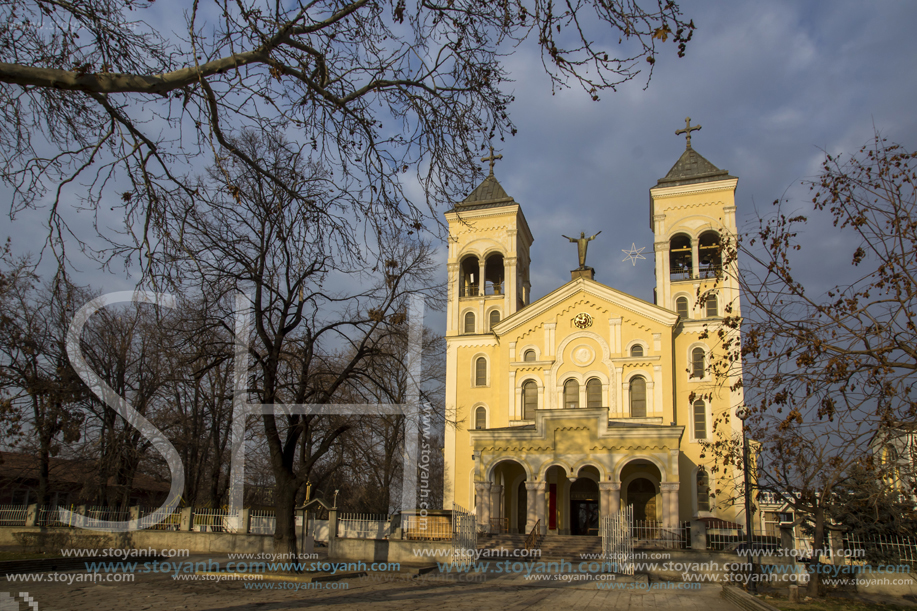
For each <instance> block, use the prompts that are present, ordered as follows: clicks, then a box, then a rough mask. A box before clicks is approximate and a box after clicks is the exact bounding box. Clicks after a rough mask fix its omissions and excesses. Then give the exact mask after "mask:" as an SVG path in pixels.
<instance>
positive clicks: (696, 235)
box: [650, 117, 739, 321]
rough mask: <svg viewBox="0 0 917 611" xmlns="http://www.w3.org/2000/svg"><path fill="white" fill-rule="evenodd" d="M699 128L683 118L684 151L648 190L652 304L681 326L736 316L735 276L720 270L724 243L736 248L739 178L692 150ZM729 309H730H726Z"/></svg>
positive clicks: (736, 291) (737, 293)
mask: <svg viewBox="0 0 917 611" xmlns="http://www.w3.org/2000/svg"><path fill="white" fill-rule="evenodd" d="M700 128H701V126H700V125H691V119H690V117H689V118H687V119H685V128H684V129H680V130H678V131H676V132H675V134H676V135H682V134H684V135H685V136H686V138H685V152H684V153H682V155H681V157H680V158H679V159H678V161H677V162H676V163H675V165H674V166H672V169H671V170H669V173H668V174H666V175H665V177H664V178H660V179H659V180H658V181H657V183H656V186H655V187H653V188H651V189H650V228H651V229H652V230H653V233H654V234H655V245H654V246H655V255H656V257H655V258H656V291H655V292H656V304H657V305H660V306H662V307H664V308H667V309H669V310H672V311H674V312H677V313H678V314H679V315H681V317H682V319H683V320H685V321H689V320H697V319H709V318H717V317H722V316H724V315H725V314H724V312H727V311H728V313H729V314H731V315H738V314H739V289H738V283H737V281H736V279H735V273H724V271H725V272H730V270H723V269H722V254H723V245H724V244H727V243H728V244H733V245H734V244H735V238H736V235H737V229H736V215H735V211H736V205H735V189H736V185H737V184H738V182H739V179H738V178H736V177H735V176H730V175H729V172H728V171H726V170H721V169H719V168H717V167H716V166H715V165H713V164H712V163H710V162H709V161H707V160H706V159H704V158H703V157H702V156H701V155H700V153H698V152H697V151H695V150H694V148H693V147H692V146H691V132H694V131H697V130H699V129H700ZM727 304H729V305H728V307H727Z"/></svg>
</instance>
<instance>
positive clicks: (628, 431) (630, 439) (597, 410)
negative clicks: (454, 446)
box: [468, 407, 685, 450]
mask: <svg viewBox="0 0 917 611" xmlns="http://www.w3.org/2000/svg"><path fill="white" fill-rule="evenodd" d="M556 420H565V421H566V422H565V423H564V428H571V426H572V427H573V428H576V429H585V430H595V431H596V436H597V438H598V439H600V440H601V439H613V440H615V442H617V443H612V444H611V445H613V446H615V447H618V446H621V447H626V446H632V447H634V448H635V449H636V448H643V447H654V448H655V447H659V448H662V449H667V448H669V447H675V448H677V447H679V444H680V442H681V438H682V436H683V434H684V431H685V427H683V426H665V425H652V424H643V425H637V426H634V425H627V424H619V423H615V422H609V420H608V409H607V408H604V407H591V408H578V409H539V410H536V411H535V428H534V429H531V428H519V429H516V430H513V429H505V428H503V429H484V430H470V431H468V433H469V444H470V445H471V446H473V447H476V448H477V449H479V450H484V449H486V448H483V447H478V446H479V445H483V444H488V445H496V444H497V443H498V442H499V441H504V442H515V443H516V444H524V443H525V442H526V441H528V442H530V443H533V444H534V443H537V442H542V443H543V442H545V441H547V442H548V443H549V448H548V449H553V447H552V446H553V439H551V440H549V439H548V433H549V431H548V426H549V425H550V424H551V422H553V421H556ZM570 420H582V421H583V423H582V426H575V425H574V424H573V423H570V422H569V421H570ZM551 430H552V431H553V430H554V429H553V428H552V429H551ZM660 443H661V444H662V445H661V446H660V445H659V444H660ZM648 444H649V445H648Z"/></svg>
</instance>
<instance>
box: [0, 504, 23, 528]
mask: <svg viewBox="0 0 917 611" xmlns="http://www.w3.org/2000/svg"><path fill="white" fill-rule="evenodd" d="M28 514H29V506H28V505H0V526H25V519H26V516H28Z"/></svg>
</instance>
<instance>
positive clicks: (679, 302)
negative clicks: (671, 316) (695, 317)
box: [675, 297, 688, 318]
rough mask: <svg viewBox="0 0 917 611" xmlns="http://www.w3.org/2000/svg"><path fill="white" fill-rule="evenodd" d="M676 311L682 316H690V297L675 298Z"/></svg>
mask: <svg viewBox="0 0 917 611" xmlns="http://www.w3.org/2000/svg"><path fill="white" fill-rule="evenodd" d="M675 313H676V314H678V315H679V316H681V317H682V318H687V317H688V298H687V297H679V298H678V299H676V300H675Z"/></svg>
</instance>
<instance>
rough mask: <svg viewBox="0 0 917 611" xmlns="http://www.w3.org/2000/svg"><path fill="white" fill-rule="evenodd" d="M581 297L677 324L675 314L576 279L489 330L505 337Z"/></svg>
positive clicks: (663, 322) (605, 287)
mask: <svg viewBox="0 0 917 611" xmlns="http://www.w3.org/2000/svg"><path fill="white" fill-rule="evenodd" d="M583 294H586V295H589V296H591V297H593V298H595V299H597V300H600V301H604V302H606V303H607V304H608V305H609V306H610V307H611V308H612V309H614V310H617V311H621V310H625V311H628V312H631V313H632V314H634V315H637V316H638V317H644V318H646V319H648V320H651V321H653V322H656V323H660V324H663V325H667V326H670V327H672V326H675V324H676V323H677V322H678V314H676V313H675V312H673V311H671V310H667V309H665V308H662V307H660V306H657V305H655V304H652V303H649V302H647V301H644V300H642V299H639V298H637V297H634V296H633V295H628V294H627V293H624V292H622V291H619V290H617V289H613V288H611V287H610V286H605V285H604V284H601V283H599V282H596V281H595V280H588V279H586V278H577V279H576V280H571V281H570V282H568V283H567V284H565V285H563V286H561V287H559V288H557V289H556V290H554V291H552V292H551V293H548V294H547V295H545V296H544V297H542V298H541V299H539V300H537V301H534V302H532V303H531V304H529V305H528V306H526V307H524V308H523V309H521V310H519V311H517V312H515V313H514V314H512V315H511V316H508V317H507V318H505V319H503V320H501V321H500V322H499V323H498V324H496V325H494V327H493V330H494V332H495V333H496V334H497V335H505V334H506V333H509V332H511V331H513V330H514V329H517V328H519V327H522V326H523V325H528V324H530V323H531V322H532V321H535V320H537V319H539V318H541V317H543V316H545V315H546V314H548V313H549V312H551V311H553V310H555V308H556V307H557V306H558V305H561V304H563V303H564V302H570V303H573V302H574V301H576V300H578V299H579V298H580V297H581V296H582V295H583Z"/></svg>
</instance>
